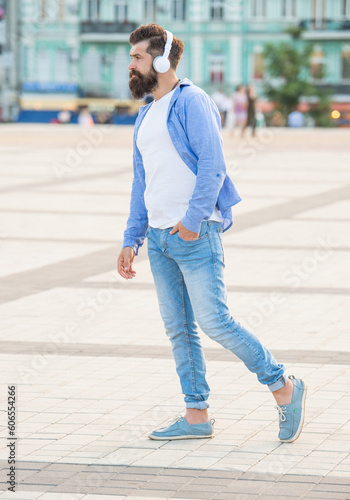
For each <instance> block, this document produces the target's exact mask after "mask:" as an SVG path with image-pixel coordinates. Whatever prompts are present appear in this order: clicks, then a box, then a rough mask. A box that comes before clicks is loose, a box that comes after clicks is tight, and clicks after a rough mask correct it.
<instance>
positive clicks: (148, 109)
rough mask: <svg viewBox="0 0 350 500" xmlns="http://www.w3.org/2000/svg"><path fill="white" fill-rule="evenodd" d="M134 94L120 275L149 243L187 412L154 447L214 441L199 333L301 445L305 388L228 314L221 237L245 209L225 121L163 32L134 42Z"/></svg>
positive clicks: (286, 436) (129, 271) (128, 275)
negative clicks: (229, 169)
mask: <svg viewBox="0 0 350 500" xmlns="http://www.w3.org/2000/svg"><path fill="white" fill-rule="evenodd" d="M129 41H130V44H131V51H130V56H131V63H130V65H129V70H130V82H129V86H130V91H131V94H132V96H133V97H134V98H135V99H141V98H143V97H144V96H145V95H146V94H148V93H150V92H151V93H153V95H154V101H153V102H151V103H150V104H147V105H146V106H143V107H141V108H140V111H139V115H138V117H137V120H136V124H135V131H134V146H133V147H134V154H133V167H134V179H133V183H132V192H131V204H130V215H129V218H128V222H127V227H126V230H125V233H124V241H123V248H122V250H121V252H120V255H119V257H118V272H119V274H120V275H121V276H122V277H123V278H125V279H133V278H134V277H135V276H136V272H135V270H134V269H133V263H134V257H135V255H137V253H138V250H139V248H140V247H141V245H142V244H143V242H144V240H145V238H147V241H148V245H147V246H148V256H149V260H150V265H151V270H152V274H153V278H154V282H155V286H156V290H157V296H158V301H159V307H160V312H161V316H162V318H163V321H164V326H165V330H166V334H167V335H168V337H169V339H170V341H171V345H172V351H173V356H174V359H175V364H176V371H177V373H178V375H179V378H180V383H181V388H182V392H183V394H184V395H185V398H184V400H185V405H186V412H185V415H184V416H179V417H176V418H175V419H174V420H173V422H170V424H169V425H168V426H166V427H162V428H160V429H156V430H154V431H152V432H151V433H150V434H149V437H150V438H151V439H157V440H174V439H189V438H193V439H194V438H208V437H212V436H213V423H214V422H213V420H211V419H209V414H208V407H209V403H208V397H209V392H210V389H209V385H208V382H207V380H206V365H205V360H204V355H203V350H202V346H201V342H200V337H199V335H198V330H197V324H196V323H198V325H199V326H200V328H201V329H202V330H203V332H204V333H206V334H207V335H208V336H209V337H210V338H212V339H213V340H215V341H217V342H218V343H219V344H221V345H222V346H223V347H224V348H226V349H228V350H230V351H231V352H232V353H233V354H235V355H236V356H238V358H240V359H241V360H242V361H243V363H244V364H245V365H246V367H247V368H248V369H249V370H250V371H251V372H253V373H255V374H256V375H257V377H258V380H259V382H261V383H262V384H264V385H266V386H267V387H268V388H269V389H270V391H271V392H272V394H273V396H274V397H275V400H276V401H277V404H278V406H277V408H278V412H279V416H280V419H279V423H280V432H279V438H280V439H281V440H282V441H284V442H292V441H295V439H297V437H298V436H299V435H300V432H301V430H302V426H303V421H304V407H305V396H306V384H305V383H304V382H303V381H302V380H301V379H296V378H295V377H294V376H293V375H290V376H289V377H287V376H286V374H285V368H284V366H283V365H282V364H279V363H277V361H276V360H275V358H274V357H273V355H272V354H271V353H270V352H269V351H268V349H267V348H266V347H265V346H264V345H263V344H262V343H261V342H260V340H259V339H258V338H257V337H256V336H255V335H254V334H253V333H251V332H249V331H248V330H247V329H246V328H244V327H243V326H242V325H240V323H238V322H236V321H235V320H234V319H233V318H232V316H231V314H230V311H229V309H228V307H227V292H226V288H225V284H224V275H223V271H224V251H223V245H222V235H221V233H222V232H223V231H226V230H227V229H229V228H230V227H231V225H232V206H234V205H235V204H236V203H238V202H239V201H240V199H241V198H240V196H239V195H238V193H237V191H236V189H235V187H234V185H233V183H232V181H231V179H230V178H229V177H228V175H227V174H226V167H225V160H224V155H223V149H222V137H221V131H220V115H219V112H218V109H217V107H216V105H215V104H214V102H213V101H212V100H211V98H210V97H209V96H208V95H207V94H206V93H205V92H204V91H203V90H202V89H200V88H199V87H197V86H195V85H193V83H192V82H191V81H190V80H188V79H186V78H185V79H183V80H181V81H180V80H179V79H178V78H177V75H176V68H177V65H178V63H179V61H180V58H181V55H182V52H183V48H184V44H183V43H182V41H181V40H179V39H178V38H176V37H173V35H172V33H170V32H168V31H165V30H164V29H163V28H161V27H160V26H158V25H156V24H149V25H146V26H141V27H139V28H138V29H136V30H135V31H133V32H132V33H131V35H130V39H129Z"/></svg>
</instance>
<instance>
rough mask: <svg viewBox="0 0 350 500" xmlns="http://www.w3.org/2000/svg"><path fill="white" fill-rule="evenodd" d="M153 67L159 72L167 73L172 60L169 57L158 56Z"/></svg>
mask: <svg viewBox="0 0 350 500" xmlns="http://www.w3.org/2000/svg"><path fill="white" fill-rule="evenodd" d="M153 68H154V69H155V71H157V73H166V72H167V71H168V70H169V69H170V61H169V59H168V58H167V57H164V56H158V57H156V58H155V59H154V60H153Z"/></svg>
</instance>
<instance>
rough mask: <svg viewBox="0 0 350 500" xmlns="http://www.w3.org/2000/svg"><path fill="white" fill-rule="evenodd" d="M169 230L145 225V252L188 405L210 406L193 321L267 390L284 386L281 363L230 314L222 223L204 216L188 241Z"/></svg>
mask: <svg viewBox="0 0 350 500" xmlns="http://www.w3.org/2000/svg"><path fill="white" fill-rule="evenodd" d="M170 231H171V228H169V229H155V228H151V227H149V228H148V230H147V239H148V256H149V260H150V264H151V270H152V274H153V277H154V282H155V285H156V289H157V295H158V301H159V308H160V312H161V315H162V318H163V321H164V325H165V329H166V333H167V335H168V337H169V339H170V341H171V345H172V351H173V356H174V359H175V364H176V371H177V373H178V375H179V377H180V383H181V388H182V392H183V394H184V395H185V403H186V407H187V408H198V409H205V408H208V407H209V403H208V401H207V400H208V397H209V392H210V389H209V385H208V383H207V381H206V377H205V375H206V366H205V360H204V355H203V350H202V346H201V341H200V337H199V335H198V331H197V326H196V321H197V323H198V325H199V326H200V328H201V329H202V330H203V332H204V333H206V334H207V335H208V336H209V337H210V338H212V339H213V340H216V341H217V342H218V343H219V344H221V345H222V346H223V347H225V348H226V349H229V350H230V351H231V352H233V353H234V354H235V355H236V356H237V357H238V358H239V359H241V360H242V361H243V363H244V364H245V365H246V367H247V368H248V369H249V370H250V371H251V372H253V373H256V375H257V377H258V380H259V382H261V383H262V384H266V385H267V386H268V387H269V389H270V390H271V391H276V390H277V389H280V388H282V387H283V386H284V385H285V384H286V377H285V376H284V366H283V365H281V364H278V363H277V361H276V360H275V358H274V357H273V356H272V354H271V353H270V352H269V351H268V350H267V349H266V347H265V346H264V345H263V344H262V343H261V342H260V340H259V339H258V338H257V337H256V336H255V335H253V334H252V333H250V332H249V331H248V330H247V329H246V328H244V327H243V326H241V325H240V324H239V323H238V322H236V321H235V320H234V319H233V318H232V316H231V314H230V311H229V309H228V307H227V292H226V287H225V283H224V274H223V272H224V267H225V265H224V251H223V246H222V239H221V234H220V233H221V232H222V229H221V224H220V223H219V222H214V221H204V222H202V225H201V231H200V235H199V238H198V239H197V240H192V241H185V240H183V239H182V238H181V237H180V235H179V233H178V232H177V233H175V234H170Z"/></svg>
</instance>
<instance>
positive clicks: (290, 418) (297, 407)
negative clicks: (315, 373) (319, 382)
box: [276, 375, 307, 443]
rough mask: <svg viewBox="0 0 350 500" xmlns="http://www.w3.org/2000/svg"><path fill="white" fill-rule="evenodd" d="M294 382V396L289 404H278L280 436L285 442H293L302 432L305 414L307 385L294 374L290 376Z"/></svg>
mask: <svg viewBox="0 0 350 500" xmlns="http://www.w3.org/2000/svg"><path fill="white" fill-rule="evenodd" d="M288 378H289V379H290V380H291V381H292V383H293V386H294V388H293V398H292V402H291V403H290V404H289V405H284V406H276V408H277V410H278V414H279V423H280V432H279V434H278V437H279V438H280V440H281V441H283V443H292V442H293V441H295V440H296V439H297V438H298V437H299V436H300V433H301V430H302V428H303V424H304V416H305V398H306V392H307V385H306V384H305V382H303V381H302V380H301V379H299V378H295V377H294V375H290V376H289V377H288Z"/></svg>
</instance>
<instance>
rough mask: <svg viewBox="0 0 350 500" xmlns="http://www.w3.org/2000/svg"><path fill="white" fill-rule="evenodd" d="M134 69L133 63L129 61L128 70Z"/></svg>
mask: <svg viewBox="0 0 350 500" xmlns="http://www.w3.org/2000/svg"><path fill="white" fill-rule="evenodd" d="M134 68H135V63H134V61H131V63H130V64H129V66H128V69H134Z"/></svg>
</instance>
